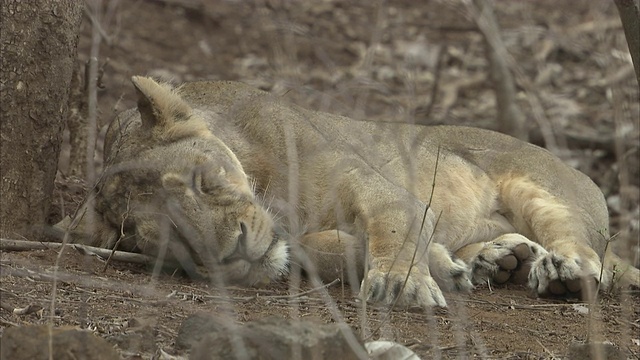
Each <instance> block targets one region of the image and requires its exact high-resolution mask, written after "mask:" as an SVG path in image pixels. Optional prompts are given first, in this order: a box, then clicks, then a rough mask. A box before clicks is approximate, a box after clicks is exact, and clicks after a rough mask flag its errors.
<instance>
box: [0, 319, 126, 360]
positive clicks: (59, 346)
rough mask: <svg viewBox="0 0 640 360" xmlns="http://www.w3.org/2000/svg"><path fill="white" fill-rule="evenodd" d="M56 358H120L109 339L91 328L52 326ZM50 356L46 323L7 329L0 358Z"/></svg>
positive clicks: (20, 359) (15, 359)
mask: <svg viewBox="0 0 640 360" xmlns="http://www.w3.org/2000/svg"><path fill="white" fill-rule="evenodd" d="M52 340H53V341H52V344H53V358H54V359H56V360H85V359H86V360H91V359H96V360H119V359H120V356H119V355H118V353H117V352H116V350H115V349H114V348H113V347H111V345H109V343H108V342H107V341H106V340H104V339H102V338H100V337H98V336H95V335H94V334H92V333H90V332H88V331H82V330H77V329H73V328H54V329H53V339H52ZM23 359H24V360H40V359H42V360H48V359H49V330H48V328H47V326H45V325H37V326H20V327H12V328H8V329H5V331H4V334H3V335H2V339H1V340H0V360H23Z"/></svg>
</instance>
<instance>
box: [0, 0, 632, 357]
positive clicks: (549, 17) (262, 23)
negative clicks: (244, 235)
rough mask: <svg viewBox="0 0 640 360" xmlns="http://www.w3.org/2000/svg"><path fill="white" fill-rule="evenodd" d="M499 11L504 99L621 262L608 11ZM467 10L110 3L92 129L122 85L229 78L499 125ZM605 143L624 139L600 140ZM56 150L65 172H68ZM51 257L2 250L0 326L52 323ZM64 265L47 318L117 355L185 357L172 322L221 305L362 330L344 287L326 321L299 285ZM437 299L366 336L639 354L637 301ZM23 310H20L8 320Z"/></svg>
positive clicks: (626, 124)
mask: <svg viewBox="0 0 640 360" xmlns="http://www.w3.org/2000/svg"><path fill="white" fill-rule="evenodd" d="M496 3H497V5H496V16H497V18H498V19H499V22H500V25H501V27H502V29H503V39H504V41H505V44H506V45H507V47H508V50H509V52H510V53H511V55H512V56H513V59H514V61H515V63H516V64H517V67H518V69H519V72H520V76H519V77H518V76H517V77H516V78H517V85H518V88H517V91H518V94H517V101H518V103H519V104H520V105H521V106H522V108H523V110H524V111H525V113H526V114H527V119H528V121H529V125H530V126H531V128H536V127H538V126H539V125H540V121H541V120H539V119H538V120H536V119H535V116H534V115H533V114H535V113H536V111H537V110H536V109H541V110H542V115H543V116H542V118H543V119H542V120H543V121H546V122H547V124H550V125H551V127H552V128H553V130H554V138H553V139H552V140H555V141H556V142H557V143H558V148H559V149H560V150H557V154H558V155H560V156H562V157H563V159H565V160H566V161H567V162H569V163H570V164H571V165H573V166H575V167H577V168H579V169H581V170H582V171H584V172H586V173H587V174H589V175H591V176H592V177H593V178H594V180H595V181H596V182H597V183H598V185H599V186H600V187H601V188H602V190H603V192H604V193H605V196H606V197H607V201H608V203H609V206H610V211H611V215H612V217H611V220H612V232H618V231H620V232H621V235H620V239H621V240H620V242H621V243H623V246H622V248H625V249H627V250H631V252H629V253H630V254H631V255H630V257H632V256H633V253H632V252H633V251H635V248H634V246H635V244H636V243H637V242H638V232H637V231H638V227H639V223H638V218H639V215H638V211H639V210H638V202H639V198H640V191H639V190H638V189H639V188H638V186H639V184H638V182H639V171H638V167H639V165H638V142H639V138H640V135H639V129H640V126H639V121H640V120H638V119H640V109H639V108H640V106H639V104H638V100H637V99H638V88H637V83H636V82H635V79H634V75H633V68H632V65H631V62H630V56H629V54H628V50H627V47H626V43H625V42H624V35H623V32H622V28H621V25H620V23H619V19H618V17H617V12H616V9H615V6H614V5H613V3H612V2H610V1H593V0H576V1H570V2H569V1H567V2H562V3H559V2H557V1H555V0H553V1H552V0H537V1H500V2H496ZM116 4H117V6H114V5H116ZM464 9H465V8H464V7H463V6H461V5H460V2H458V1H453V0H442V1H422V2H414V1H408V0H388V1H377V2H376V1H372V2H369V1H354V2H347V1H338V0H313V1H299V2H298V1H279V0H273V1H269V0H266V1H257V0H256V1H253V0H252V1H232V0H228V1H221V0H216V1H204V0H200V1H199V0H164V1H139V0H137V1H121V2H119V3H118V2H115V1H111V2H109V3H108V4H107V5H106V6H105V7H104V13H103V14H102V17H101V18H100V19H98V21H100V23H101V26H100V31H101V32H102V33H103V34H104V35H106V38H104V39H103V41H102V43H101V46H100V48H99V50H100V51H99V62H100V64H102V65H104V66H103V69H104V74H103V76H102V86H101V90H100V92H99V98H98V100H99V110H100V112H99V122H100V124H101V125H105V124H107V123H108V122H109V121H110V120H111V119H112V117H113V115H114V114H115V113H117V112H119V111H122V110H124V109H126V108H129V107H132V106H133V105H134V99H135V97H134V96H133V95H134V94H133V88H132V86H131V85H130V82H129V78H130V77H131V76H132V75H137V74H148V75H153V76H156V77H159V78H163V79H167V80H171V81H174V82H176V83H179V82H181V81H188V80H195V79H231V80H241V81H244V82H246V83H249V84H252V85H254V86H257V87H260V88H262V89H265V90H269V91H273V92H275V93H277V94H281V95H282V96H284V97H286V98H288V99H289V100H290V101H293V102H296V103H298V104H301V105H304V106H306V107H309V108H313V109H319V110H324V111H329V112H333V113H339V114H343V115H348V116H351V117H354V118H357V119H365V120H377V121H411V122H417V123H422V124H438V123H449V124H466V125H472V126H480V127H486V128H494V129H495V128H496V127H497V124H496V123H495V115H496V112H495V99H494V95H493V92H492V90H491V84H490V81H489V80H488V78H487V61H486V59H485V57H484V53H483V51H484V50H483V49H484V48H483V41H482V36H481V34H480V33H479V32H478V31H476V30H475V26H474V24H473V22H472V21H471V20H470V19H469V18H468V17H467V16H466V13H465V10H464ZM91 30H92V29H91V22H90V21H89V20H88V19H87V20H86V21H85V23H84V26H83V32H82V34H81V38H80V47H79V54H78V57H79V62H84V61H86V60H87V59H88V58H89V54H90V49H91V45H92V43H91ZM107 59H108V60H107ZM434 94H435V95H434ZM543 125H544V124H543ZM616 134H618V135H619V138H620V136H621V138H622V140H619V141H613V139H614V135H616ZM534 140H535V141H536V142H538V143H541V142H542V141H543V140H541V139H534ZM546 140H547V141H548V140H549V139H546ZM616 145H617V146H616ZM65 151H66V153H63V156H62V158H61V162H60V169H61V172H62V173H66V172H67V171H68V152H69V151H70V150H69V149H68V148H66V149H65ZM78 151H84V150H78ZM85 189H86V185H85V184H84V183H83V182H82V181H81V180H77V179H72V178H68V177H64V176H60V178H59V181H58V183H57V193H56V200H55V205H54V209H52V220H57V219H59V218H60V217H61V216H62V215H63V214H68V213H70V212H72V211H73V209H74V208H75V207H76V206H77V205H78V203H79V202H80V201H81V200H82V196H83V194H84V191H85ZM627 245H628V246H627ZM56 256H57V253H56V252H55V251H53V250H37V251H26V252H3V253H2V255H1V258H0V270H1V273H0V274H1V277H0V281H1V283H0V295H1V298H0V300H1V303H0V304H1V305H2V309H0V331H3V330H4V329H5V328H7V327H11V326H19V325H25V324H38V323H46V322H47V320H48V318H49V316H50V315H51V312H50V309H51V298H52V296H51V293H52V281H51V279H52V277H53V271H54V265H55V261H56ZM59 264H60V267H59V269H58V273H57V278H58V279H59V281H58V282H57V293H56V297H55V301H56V302H55V304H54V308H55V314H54V322H55V324H56V325H70V326H76V327H79V328H85V329H90V330H91V331H93V332H95V333H96V334H97V335H100V336H102V337H104V338H106V339H107V340H108V341H109V342H111V343H112V344H114V345H117V346H118V349H119V350H120V351H121V355H122V357H123V358H126V359H146V358H150V357H152V356H154V355H156V356H157V354H158V351H159V349H162V350H163V351H165V352H167V353H169V354H173V355H181V354H183V353H182V352H181V351H179V350H177V349H176V348H175V346H174V342H175V339H176V335H177V330H178V328H179V326H180V324H181V322H182V321H183V320H184V319H185V318H186V317H187V316H189V315H191V314H193V313H194V312H196V311H212V312H216V311H221V310H220V309H222V308H223V307H224V306H225V305H224V304H225V303H226V302H227V301H226V300H227V299H229V298H230V299H232V300H233V301H232V304H233V308H234V312H235V316H236V319H237V320H238V321H239V322H245V321H250V320H255V319H259V318H262V317H265V316H269V315H278V316H285V317H303V318H313V319H317V320H318V321H322V322H337V321H346V322H347V323H349V324H350V325H351V326H352V327H353V328H354V329H355V330H356V331H358V332H360V330H361V329H360V327H361V324H362V322H361V321H362V316H361V314H360V310H359V309H360V305H359V304H358V303H357V302H356V301H355V300H354V299H353V297H352V296H351V294H349V291H348V290H346V289H343V288H342V287H341V286H340V285H334V286H332V287H329V288H328V290H329V293H330V294H331V297H332V299H333V300H334V305H335V306H336V307H337V309H338V314H339V316H335V314H332V311H331V307H332V306H333V305H331V304H326V303H325V301H323V300H322V298H321V296H320V292H319V291H312V292H307V291H308V290H309V289H310V286H309V285H308V284H306V283H305V282H303V283H302V284H301V286H300V288H299V289H290V285H289V284H288V283H286V282H282V283H276V284H270V285H268V286H266V287H265V288H261V289H238V288H228V289H225V291H222V290H220V289H214V288H211V287H209V285H208V284H206V283H199V282H193V281H191V280H189V279H185V278H182V277H178V276H171V275H161V276H160V277H158V278H152V276H151V275H150V271H149V270H148V269H145V268H143V267H140V266H135V265H131V264H122V263H110V264H109V266H107V267H106V270H104V267H105V265H104V261H103V260H100V259H98V258H96V257H87V256H84V255H82V254H80V253H75V252H74V251H73V250H68V251H66V252H65V253H64V254H63V256H62V257H61V258H60V262H59ZM447 301H448V303H449V304H450V305H449V308H448V309H435V310H433V311H429V312H425V311H417V310H396V311H393V312H390V313H389V312H387V311H386V310H384V309H375V308H369V309H368V311H367V316H366V325H365V326H366V329H364V332H365V336H369V337H371V338H372V339H391V340H395V341H398V342H400V343H402V344H406V345H407V346H409V347H410V348H411V349H412V350H414V351H415V352H416V353H417V354H418V355H420V356H421V357H422V358H423V359H431V358H445V359H453V358H456V359H457V358H488V359H491V358H495V359H552V358H563V357H565V356H566V355H567V352H568V349H569V346H570V345H571V344H572V343H576V342H578V343H580V342H585V341H586V340H587V339H594V340H602V341H609V342H611V343H613V344H614V346H615V347H617V348H618V349H620V350H622V351H623V352H624V353H625V354H627V356H628V357H629V358H639V357H640V296H639V292H638V291H628V292H623V293H617V294H604V295H603V296H602V297H601V298H600V299H599V301H598V303H597V304H596V305H593V306H589V305H586V304H583V303H580V302H578V301H574V300H549V299H536V298H534V297H532V296H531V295H530V294H529V292H528V291H527V290H526V289H525V288H522V287H517V286H507V287H501V288H490V287H488V286H480V287H478V288H477V289H476V290H475V291H474V292H473V294H471V295H469V296H466V295H465V296H458V295H447ZM29 306H32V307H31V308H30V309H28V310H29V311H25V312H27V314H23V315H19V314H15V313H13V312H12V311H11V310H13V309H15V308H20V309H25V308H27V307H29Z"/></svg>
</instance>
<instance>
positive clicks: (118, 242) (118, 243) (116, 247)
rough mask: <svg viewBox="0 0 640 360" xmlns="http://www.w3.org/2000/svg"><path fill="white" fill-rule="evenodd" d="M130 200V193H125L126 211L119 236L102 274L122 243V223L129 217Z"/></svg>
mask: <svg viewBox="0 0 640 360" xmlns="http://www.w3.org/2000/svg"><path fill="white" fill-rule="evenodd" d="M130 200H131V192H128V193H127V209H126V211H125V212H124V214H122V222H121V223H120V236H119V237H118V240H117V241H116V243H115V244H114V245H113V250H112V251H111V254H109V257H108V258H107V261H105V263H104V268H102V272H105V271H107V267H108V266H109V262H110V261H111V258H112V257H113V254H114V253H115V252H116V249H118V245H120V242H121V241H122V239H124V236H125V234H124V223H125V221H127V218H128V217H129V211H130V208H129V204H130Z"/></svg>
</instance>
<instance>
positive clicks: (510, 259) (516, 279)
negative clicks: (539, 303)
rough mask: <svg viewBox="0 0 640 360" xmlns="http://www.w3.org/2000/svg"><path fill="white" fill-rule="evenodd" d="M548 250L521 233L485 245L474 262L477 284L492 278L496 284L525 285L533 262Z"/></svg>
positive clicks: (472, 265)
mask: <svg viewBox="0 0 640 360" xmlns="http://www.w3.org/2000/svg"><path fill="white" fill-rule="evenodd" d="M546 253H547V251H546V250H545V249H544V248H543V247H542V246H540V245H539V244H537V243H534V242H533V241H531V240H529V239H527V238H526V237H524V236H522V235H519V234H507V235H503V236H501V237H499V238H497V239H495V240H493V241H489V242H487V243H485V244H484V247H483V249H482V250H481V251H480V252H479V253H478V255H477V256H476V257H475V258H474V259H473V261H472V262H471V269H472V273H473V282H474V283H475V284H479V283H483V282H486V281H487V280H489V279H491V281H492V282H493V283H495V284H504V283H507V282H511V283H514V284H526V283H527V281H528V278H529V273H530V271H531V268H532V263H533V262H534V261H535V259H536V258H538V257H540V256H544V255H545V254H546Z"/></svg>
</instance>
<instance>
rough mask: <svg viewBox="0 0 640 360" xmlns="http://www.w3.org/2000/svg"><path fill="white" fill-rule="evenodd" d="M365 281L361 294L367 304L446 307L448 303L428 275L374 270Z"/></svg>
mask: <svg viewBox="0 0 640 360" xmlns="http://www.w3.org/2000/svg"><path fill="white" fill-rule="evenodd" d="M366 281H367V284H365V281H363V284H362V287H361V290H360V291H361V292H365V293H364V294H361V295H365V296H366V299H367V302H371V303H377V304H383V305H396V306H400V307H422V308H426V307H431V306H441V307H446V306H447V302H446V301H445V299H444V296H443V295H442V291H441V290H440V288H439V287H438V284H437V283H436V282H435V280H434V279H433V278H432V277H430V276H427V275H423V274H420V273H411V274H409V275H407V273H405V272H401V271H392V272H383V271H380V270H378V269H372V270H370V271H369V274H368V275H367V279H366Z"/></svg>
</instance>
